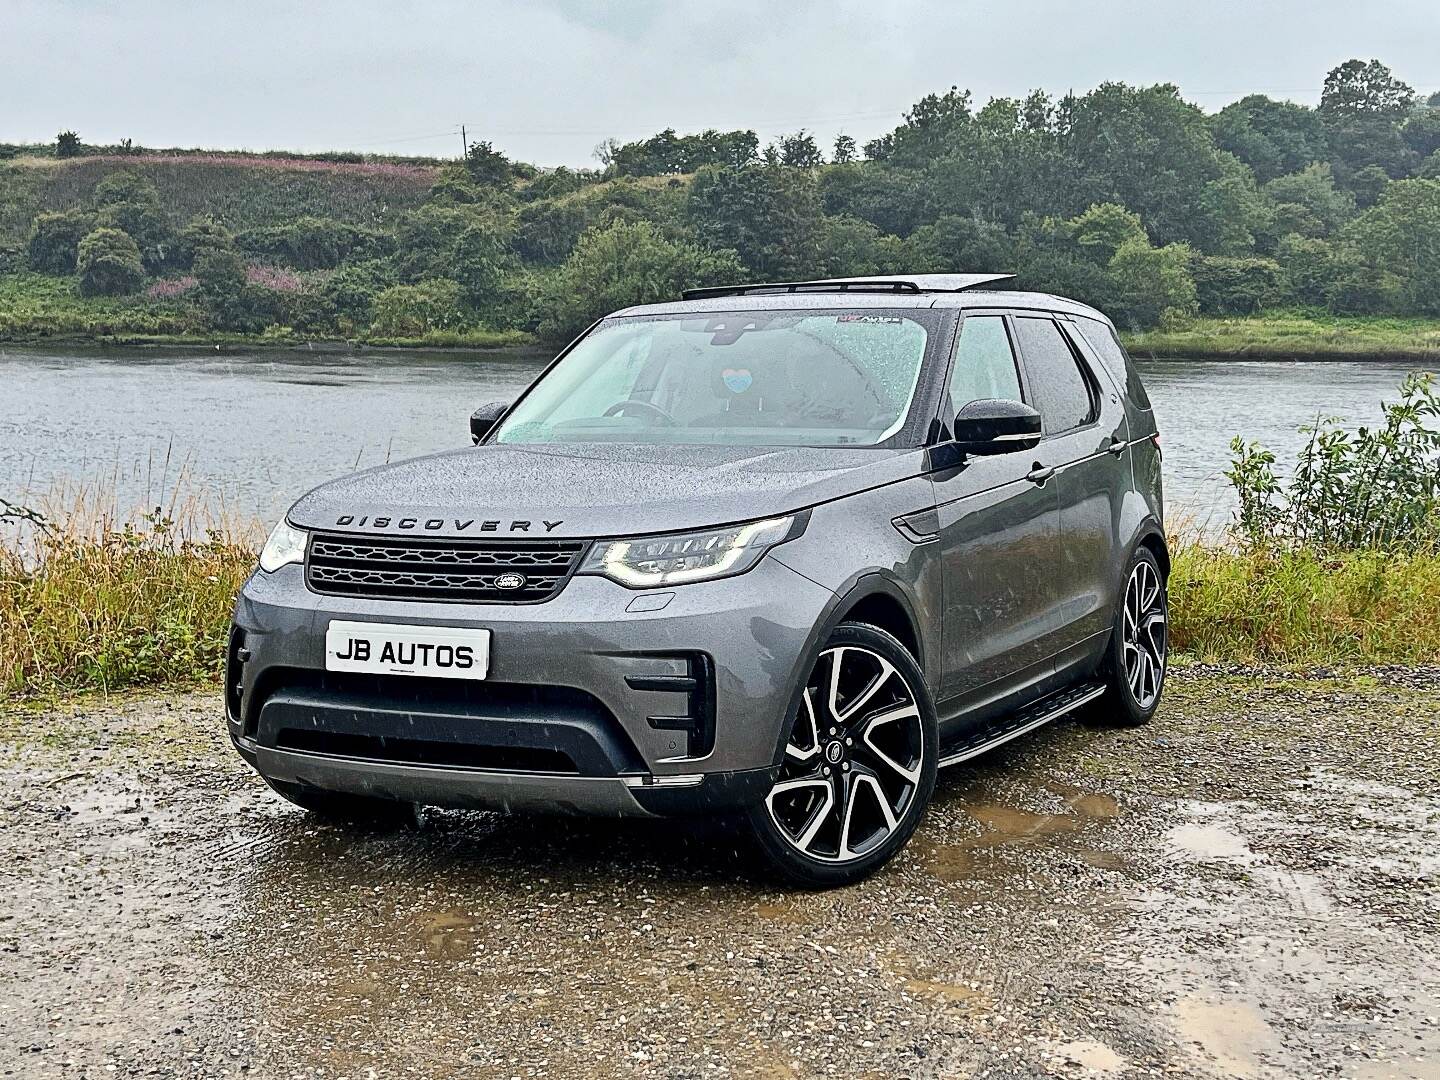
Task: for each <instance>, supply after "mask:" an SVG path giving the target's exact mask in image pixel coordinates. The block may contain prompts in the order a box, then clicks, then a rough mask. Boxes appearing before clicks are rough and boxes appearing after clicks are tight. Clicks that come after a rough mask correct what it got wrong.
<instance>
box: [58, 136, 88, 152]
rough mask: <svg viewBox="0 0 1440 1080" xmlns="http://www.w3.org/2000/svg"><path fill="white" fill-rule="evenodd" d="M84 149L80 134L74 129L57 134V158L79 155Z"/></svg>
mask: <svg viewBox="0 0 1440 1080" xmlns="http://www.w3.org/2000/svg"><path fill="white" fill-rule="evenodd" d="M84 149H85V148H84V146H82V145H81V143H80V136H79V135H76V134H75V132H73V131H62V132H60V134H59V135H56V136H55V156H56V157H57V158H72V157H79V156H80V155H81V153H83V152H84Z"/></svg>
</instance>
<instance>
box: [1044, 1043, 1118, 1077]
mask: <svg viewBox="0 0 1440 1080" xmlns="http://www.w3.org/2000/svg"><path fill="white" fill-rule="evenodd" d="M1055 1054H1056V1055H1057V1056H1058V1057H1062V1058H1064V1059H1065V1060H1066V1061H1072V1062H1074V1063H1075V1064H1076V1065H1079V1066H1080V1067H1081V1068H1082V1069H1085V1070H1087V1071H1088V1072H1090V1073H1093V1074H1095V1075H1097V1076H1110V1075H1111V1074H1114V1073H1119V1072H1123V1071H1124V1069H1125V1067H1126V1066H1127V1065H1129V1064H1130V1063H1129V1061H1127V1060H1126V1059H1125V1058H1124V1057H1122V1056H1121V1055H1119V1054H1117V1053H1116V1052H1115V1051H1114V1050H1112V1049H1110V1047H1108V1046H1106V1045H1105V1044H1104V1043H1101V1042H1095V1041H1094V1040H1092V1039H1077V1040H1076V1041H1075V1042H1068V1043H1064V1044H1063V1045H1061V1046H1057V1047H1055Z"/></svg>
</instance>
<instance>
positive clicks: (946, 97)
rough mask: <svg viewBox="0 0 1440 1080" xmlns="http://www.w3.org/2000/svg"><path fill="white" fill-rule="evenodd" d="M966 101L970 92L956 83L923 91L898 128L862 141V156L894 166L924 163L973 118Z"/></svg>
mask: <svg viewBox="0 0 1440 1080" xmlns="http://www.w3.org/2000/svg"><path fill="white" fill-rule="evenodd" d="M970 101H971V98H970V91H969V90H961V89H960V88H959V87H958V86H952V87H950V89H949V90H947V91H946V92H945V93H943V94H926V95H925V96H924V97H923V98H921V99H920V100H919V101H917V102H916V103H915V104H914V105H912V106H911V107H910V111H909V112H907V113H906V114H905V119H904V121H903V122H902V123H901V124H900V126H899V127H897V128H896V129H895V130H894V131H892V132H891V133H890V134H889V135H885V136H882V137H881V138H879V139H872V140H871V141H870V142H868V143H866V144H865V156H866V157H868V158H870V159H871V160H872V161H889V162H892V163H894V164H896V165H909V166H912V167H913V166H920V165H924V164H925V163H926V162H928V161H930V160H932V159H934V158H936V157H939V156H940V155H942V154H943V153H945V151H946V149H947V147H948V146H949V144H950V142H951V140H952V139H953V138H954V137H955V135H956V134H957V133H958V132H959V131H961V130H962V129H963V128H965V127H966V126H967V125H968V124H969V123H970V122H971V121H972V120H973V119H974V118H973V116H972V115H971V112H970Z"/></svg>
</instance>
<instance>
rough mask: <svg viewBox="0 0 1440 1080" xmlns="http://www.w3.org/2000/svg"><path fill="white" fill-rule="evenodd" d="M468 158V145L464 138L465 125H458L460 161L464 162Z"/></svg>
mask: <svg viewBox="0 0 1440 1080" xmlns="http://www.w3.org/2000/svg"><path fill="white" fill-rule="evenodd" d="M469 156H470V143H469V142H468V141H467V140H466V138H465V125H464V124H461V125H460V160H461V161H464V160H465V159H466V158H467V157H469Z"/></svg>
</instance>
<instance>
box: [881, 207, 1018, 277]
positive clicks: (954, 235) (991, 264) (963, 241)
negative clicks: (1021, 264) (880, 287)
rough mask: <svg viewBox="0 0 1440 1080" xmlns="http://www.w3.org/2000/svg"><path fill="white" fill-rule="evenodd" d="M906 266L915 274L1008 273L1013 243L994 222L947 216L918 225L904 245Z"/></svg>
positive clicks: (1012, 258)
mask: <svg viewBox="0 0 1440 1080" xmlns="http://www.w3.org/2000/svg"><path fill="white" fill-rule="evenodd" d="M904 262H905V265H906V267H907V268H908V269H910V270H912V271H914V272H917V273H940V274H966V273H972V274H974V273H979V274H984V273H991V274H1000V273H1009V272H1011V271H1013V270H1014V269H1015V266H1016V256H1015V242H1014V240H1012V239H1011V237H1010V236H1009V234H1008V233H1006V232H1005V230H1004V228H1003V227H1001V226H1000V225H998V224H996V223H995V222H993V221H979V220H977V219H975V218H973V217H963V216H961V215H959V214H948V215H946V216H945V217H942V218H940V219H939V220H938V221H935V222H932V223H931V224H929V225H921V226H920V227H919V228H918V229H916V230H915V231H914V232H913V233H911V234H910V236H909V237H908V238H907V239H906V241H905V259H904Z"/></svg>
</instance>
